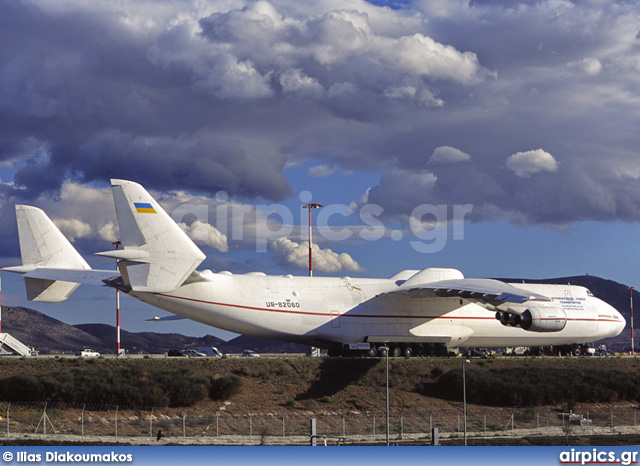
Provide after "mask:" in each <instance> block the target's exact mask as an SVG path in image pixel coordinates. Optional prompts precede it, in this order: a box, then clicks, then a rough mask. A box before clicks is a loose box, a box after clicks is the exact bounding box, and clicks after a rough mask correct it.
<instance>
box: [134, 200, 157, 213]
mask: <svg viewBox="0 0 640 466" xmlns="http://www.w3.org/2000/svg"><path fill="white" fill-rule="evenodd" d="M133 206H134V207H135V208H136V212H138V213H139V214H155V213H156V209H154V208H153V206H152V205H151V204H149V203H148V202H134V203H133Z"/></svg>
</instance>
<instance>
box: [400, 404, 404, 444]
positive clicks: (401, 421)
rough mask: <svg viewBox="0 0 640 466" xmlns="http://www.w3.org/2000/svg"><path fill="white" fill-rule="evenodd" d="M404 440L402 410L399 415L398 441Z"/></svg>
mask: <svg viewBox="0 0 640 466" xmlns="http://www.w3.org/2000/svg"><path fill="white" fill-rule="evenodd" d="M403 438H404V409H403V410H402V412H401V413H400V439H401V440H402V439H403Z"/></svg>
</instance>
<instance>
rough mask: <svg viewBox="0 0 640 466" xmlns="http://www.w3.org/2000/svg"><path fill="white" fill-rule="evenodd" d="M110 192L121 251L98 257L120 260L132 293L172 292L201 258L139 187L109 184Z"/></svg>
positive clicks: (116, 182)
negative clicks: (122, 247)
mask: <svg viewBox="0 0 640 466" xmlns="http://www.w3.org/2000/svg"><path fill="white" fill-rule="evenodd" d="M111 188H112V192H113V201H114V203H115V206H116V215H117V217H118V225H119V227H120V236H121V239H122V245H123V246H124V249H121V250H118V251H107V252H101V253H98V254H99V255H102V256H107V257H114V258H116V259H119V260H120V262H119V268H120V273H121V274H122V277H123V279H124V281H125V283H126V284H128V285H129V286H131V288H132V289H133V290H134V291H144V292H150V293H164V292H169V291H173V290H175V289H176V288H178V287H179V286H180V285H181V284H182V283H183V282H184V281H185V280H186V279H187V278H189V276H190V275H191V273H192V272H193V271H194V270H195V269H196V267H198V265H200V263H201V262H202V261H203V260H204V259H205V255H204V254H203V253H202V251H200V249H198V247H197V246H196V245H195V244H194V243H193V241H191V240H190V239H189V237H188V236H187V235H186V234H185V233H184V231H182V230H181V229H180V227H179V226H178V225H177V224H176V223H175V222H174V221H173V220H172V219H171V217H169V215H168V214H167V213H166V212H165V211H164V210H163V209H162V207H160V204H158V203H157V202H156V200H155V199H153V197H151V195H150V194H149V193H148V192H147V191H146V190H145V189H144V188H143V187H142V186H141V185H139V184H138V183H134V182H132V181H125V180H111Z"/></svg>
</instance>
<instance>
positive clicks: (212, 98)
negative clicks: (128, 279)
mask: <svg viewBox="0 0 640 466" xmlns="http://www.w3.org/2000/svg"><path fill="white" fill-rule="evenodd" d="M0 44H2V45H1V46H0V180H1V182H0V197H1V206H0V220H1V221H2V225H3V228H2V230H0V258H1V259H2V262H3V265H15V264H17V263H19V254H18V243H17V232H16V228H15V213H14V205H15V204H16V203H26V204H31V205H36V206H38V207H41V208H44V209H45V210H46V211H47V212H48V213H49V215H50V216H51V217H52V219H53V220H54V221H55V222H56V223H57V224H58V226H59V227H60V228H61V229H62V230H63V231H64V232H65V234H67V235H68V236H69V238H71V239H72V240H73V242H74V245H75V246H76V247H77V248H78V249H79V250H80V251H81V252H82V253H83V254H84V255H85V257H87V260H88V261H89V262H90V263H91V264H92V265H93V266H95V267H98V268H108V267H112V266H113V264H111V263H110V262H106V260H105V259H101V258H94V257H92V256H91V254H92V253H93V252H97V251H103V250H106V249H109V248H111V247H112V246H111V242H112V241H114V240H116V239H117V238H118V230H117V225H116V221H115V212H114V209H113V206H112V200H111V197H110V196H111V195H110V190H109V179H110V178H123V179H129V180H134V181H137V182H139V183H141V184H143V185H144V186H145V187H147V188H148V189H149V190H150V191H151V192H152V193H153V194H154V195H156V196H157V197H158V198H159V199H160V200H161V202H162V204H163V205H164V206H165V208H166V210H167V211H168V212H169V213H170V214H171V215H172V216H173V217H174V218H175V219H176V220H177V221H178V222H180V223H182V226H183V228H184V229H185V230H186V231H187V232H188V234H189V235H190V236H191V237H192V238H193V239H194V241H196V243H197V244H198V245H199V246H200V247H201V249H203V251H204V252H205V253H206V254H207V255H208V256H209V259H207V261H206V262H205V263H204V264H203V266H205V267H208V268H211V269H213V270H216V271H220V270H230V271H232V272H235V273H243V272H249V271H254V270H261V271H265V272H267V273H275V274H283V273H294V274H305V273H306V266H307V262H306V251H307V248H308V243H306V241H308V237H307V222H308V217H307V211H306V210H303V209H302V208H301V206H302V205H303V204H305V203H308V202H321V203H322V204H324V205H325V207H324V208H323V209H318V210H314V211H313V215H314V223H315V222H316V221H317V225H318V227H317V228H316V229H314V237H313V238H314V248H317V249H316V251H315V257H316V258H317V262H316V263H315V265H316V266H315V272H316V274H318V275H347V274H348V275H351V276H375V277H385V276H390V275H393V274H394V273H396V272H397V271H399V270H402V269H406V268H411V269H422V268H425V267H429V266H444V267H455V268H458V269H460V270H462V271H463V273H464V274H465V275H466V276H469V277H473V276H476V277H528V278H529V277H530V278H539V277H559V276H567V275H577V274H585V273H589V274H593V275H599V276H602V277H605V278H610V279H614V280H617V281H620V282H622V283H625V284H628V285H639V284H640V283H639V282H640V272H638V268H637V267H635V263H636V262H637V261H638V260H639V259H640V248H638V246H637V241H636V238H637V237H638V236H640V225H638V222H639V221H640V180H639V178H640V157H639V155H640V154H638V150H639V149H640V131H639V128H640V7H639V6H638V4H637V2H635V1H624V0H620V1H612V0H574V1H566V0H548V1H547V0H539V1H536V0H522V1H512V0H508V1H507V0H504V1H500V0H495V1H494V0H471V1H462V0H422V1H420V0H416V1H407V2H404V1H402V2H399V1H390V2H384V1H375V2H373V3H370V2H365V1H361V0H340V1H337V0H318V1H314V2H299V1H293V0H271V1H258V2H250V1H244V0H221V1H216V0H212V1H205V0H192V1H188V0H180V1H178V0H164V1H163V0H158V1H148V0H122V1H119V2H95V1H92V0H47V1H43V0H42V1H36V0H11V1H5V2H0ZM8 275H10V274H6V273H5V274H3V277H2V278H3V279H4V280H3V281H4V282H5V283H4V285H5V290H4V293H3V295H4V296H3V298H4V299H3V303H4V304H5V305H24V304H26V303H25V301H24V290H23V288H22V284H21V281H20V280H19V279H18V278H17V277H11V276H8ZM72 301H73V303H72ZM111 301H112V295H111V292H110V291H109V290H101V289H100V290H91V291H86V290H84V289H82V290H81V291H79V292H78V294H77V296H74V298H73V299H71V300H70V301H68V302H67V304H63V305H56V306H55V307H52V306H47V305H35V304H30V306H31V307H34V308H36V309H39V310H42V311H44V312H47V313H48V314H51V315H55V316H56V317H58V318H61V319H62V320H65V321H67V322H71V323H75V322H95V321H100V322H107V323H112V320H113V318H112V316H111V313H112V311H111V310H110V306H111ZM126 306H128V307H129V311H128V312H126V315H125V316H124V317H123V326H124V327H125V329H128V330H132V331H139V330H145V329H146V330H148V329H150V327H149V325H150V324H145V323H143V322H142V318H146V317H149V316H151V315H154V314H158V313H157V312H155V311H153V310H152V309H151V308H148V307H146V306H143V305H141V304H140V305H139V304H136V303H134V302H133V301H132V300H129V301H126ZM87 308H91V309H92V310H91V311H88V310H86V309H87ZM180 325H181V326H176V327H172V328H170V329H168V328H167V327H165V328H163V329H162V330H167V331H169V330H174V329H177V331H183V332H185V333H192V334H204V333H207V332H210V331H213V330H212V329H209V328H206V327H203V326H200V325H196V324H180ZM157 328H158V327H153V328H151V329H157Z"/></svg>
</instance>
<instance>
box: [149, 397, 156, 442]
mask: <svg viewBox="0 0 640 466" xmlns="http://www.w3.org/2000/svg"><path fill="white" fill-rule="evenodd" d="M154 409H156V408H155V406H154V407H153V408H151V414H149V441H151V440H153V410H154Z"/></svg>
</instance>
